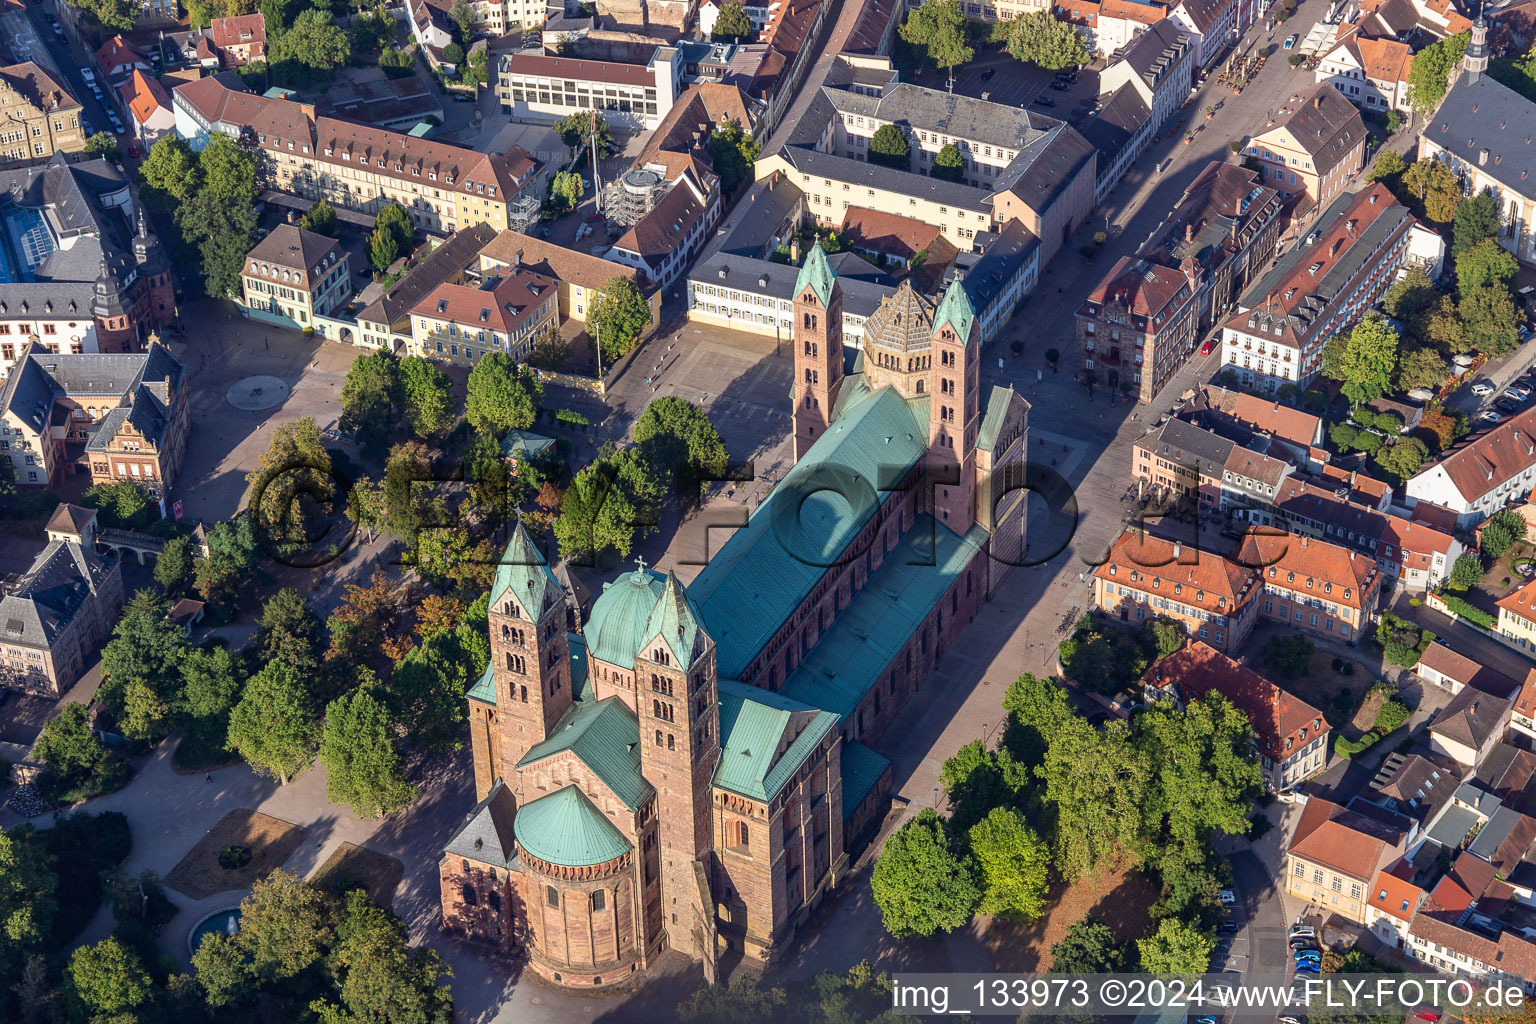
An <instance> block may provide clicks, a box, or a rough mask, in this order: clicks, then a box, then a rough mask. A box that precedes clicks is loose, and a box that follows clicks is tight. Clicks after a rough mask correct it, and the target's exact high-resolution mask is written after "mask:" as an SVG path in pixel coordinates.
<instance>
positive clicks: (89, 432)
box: [0, 345, 191, 494]
mask: <svg viewBox="0 0 1536 1024" xmlns="http://www.w3.org/2000/svg"><path fill="white" fill-rule="evenodd" d="M0 415H3V417H4V418H3V421H0V456H3V457H6V458H9V459H10V461H11V466H12V467H13V468H14V469H15V471H16V482H17V483H19V484H22V485H23V486H32V487H50V488H52V487H57V486H58V485H59V484H60V482H61V480H62V478H63V476H64V475H65V474H66V473H88V474H89V475H90V477H91V482H92V483H94V484H103V483H111V482H112V481H115V480H131V481H132V482H133V483H136V484H138V485H139V486H141V487H144V488H146V489H147V490H149V491H150V492H151V493H154V494H164V493H165V489H166V488H167V487H169V486H170V484H171V483H172V482H173V481H174V480H175V477H176V473H177V471H178V470H179V469H180V468H181V460H182V456H183V455H184V454H185V452H186V445H187V431H188V430H189V429H190V423H191V412H190V408H189V406H188V403H187V395H186V368H185V367H183V366H182V365H181V364H180V363H178V362H177V361H176V360H175V359H174V358H172V356H171V355H170V353H169V352H167V351H166V350H165V348H163V347H162V346H160V345H151V346H150V348H149V351H148V352H142V353H137V354H132V355H55V354H53V353H50V352H44V351H40V350H39V348H38V347H37V346H35V345H34V346H31V347H29V348H28V349H27V350H26V351H25V352H23V354H22V358H21V359H20V360H19V361H18V362H17V364H16V366H15V367H14V368H13V369H12V371H11V374H10V376H9V377H7V378H6V380H5V384H4V387H3V390H0Z"/></svg>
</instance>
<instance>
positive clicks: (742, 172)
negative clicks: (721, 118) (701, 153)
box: [709, 120, 763, 196]
mask: <svg viewBox="0 0 1536 1024" xmlns="http://www.w3.org/2000/svg"><path fill="white" fill-rule="evenodd" d="M762 149H763V147H762V145H761V144H760V143H759V142H758V141H757V140H756V139H754V138H753V137H752V136H751V135H749V134H747V132H746V131H745V130H743V129H742V127H741V123H740V122H739V121H735V120H732V121H727V122H726V123H725V124H723V125H720V126H718V127H716V128H715V130H714V131H712V132H710V135H709V158H710V162H711V164H713V166H714V169H715V173H716V174H718V175H720V194H721V195H724V196H730V195H734V194H735V192H736V186H738V185H740V184H741V183H742V182H743V181H751V180H752V168H753V166H754V165H755V164H756V163H757V157H758V154H759V153H761V152H762Z"/></svg>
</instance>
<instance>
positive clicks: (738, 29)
mask: <svg viewBox="0 0 1536 1024" xmlns="http://www.w3.org/2000/svg"><path fill="white" fill-rule="evenodd" d="M755 31H756V30H755V29H753V27H752V19H751V18H748V17H747V11H746V8H744V7H742V6H741V4H739V3H737V0H728V2H727V3H726V5H725V6H724V7H722V8H720V14H719V15H718V16H717V17H716V18H715V27H714V28H712V29H711V30H710V33H709V37H710V38H711V39H714V40H715V41H717V42H732V43H740V42H745V41H748V40H750V39H751V38H752V36H753V34H754V33H755Z"/></svg>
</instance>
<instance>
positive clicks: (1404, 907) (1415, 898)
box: [1370, 860, 1424, 921]
mask: <svg viewBox="0 0 1536 1024" xmlns="http://www.w3.org/2000/svg"><path fill="white" fill-rule="evenodd" d="M1404 863H1406V861H1403V860H1399V861H1398V864H1404ZM1394 867H1396V865H1394ZM1408 870H1409V871H1410V872H1411V871H1412V870H1413V865H1411V864H1409V865H1408ZM1423 900H1424V890H1423V889H1420V888H1419V887H1418V886H1416V885H1414V884H1413V882H1411V881H1409V880H1408V879H1405V878H1399V877H1398V876H1397V875H1396V874H1394V873H1393V872H1392V871H1391V870H1383V871H1378V872H1377V873H1376V880H1375V881H1374V882H1372V883H1371V900H1370V902H1371V906H1373V907H1375V908H1376V909H1377V910H1379V911H1381V912H1382V913H1384V914H1387V915H1388V916H1390V917H1395V918H1397V919H1398V920H1399V921H1412V920H1413V912H1414V911H1415V910H1417V909H1418V908H1419V904H1420V903H1421V902H1423Z"/></svg>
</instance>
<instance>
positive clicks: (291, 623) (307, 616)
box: [250, 587, 326, 674]
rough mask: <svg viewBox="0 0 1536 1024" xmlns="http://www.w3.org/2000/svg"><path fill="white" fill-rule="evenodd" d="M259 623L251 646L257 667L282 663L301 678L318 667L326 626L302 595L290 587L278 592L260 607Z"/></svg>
mask: <svg viewBox="0 0 1536 1024" xmlns="http://www.w3.org/2000/svg"><path fill="white" fill-rule="evenodd" d="M260 622H261V628H260V629H258V630H257V631H256V635H255V636H254V637H252V638H251V644H250V646H251V650H252V651H253V652H254V653H255V655H256V659H257V661H258V662H259V663H260V664H262V665H266V664H269V663H270V662H274V661H281V662H283V663H285V664H287V665H291V666H292V667H294V668H296V669H298V670H299V672H300V673H303V674H308V673H312V672H314V670H315V669H316V668H318V667H319V666H320V652H321V651H323V650H324V649H325V647H326V638H325V626H324V624H323V623H321V621H320V616H318V615H316V614H315V611H314V609H313V608H311V607H310V606H309V601H308V600H307V599H306V598H305V597H304V595H303V594H301V593H299V592H298V591H297V590H294V589H293V588H291V587H284V588H283V589H282V590H279V591H278V592H277V593H275V594H273V595H272V596H271V597H269V598H268V599H267V603H266V604H264V605H262V606H261V618H260Z"/></svg>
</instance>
